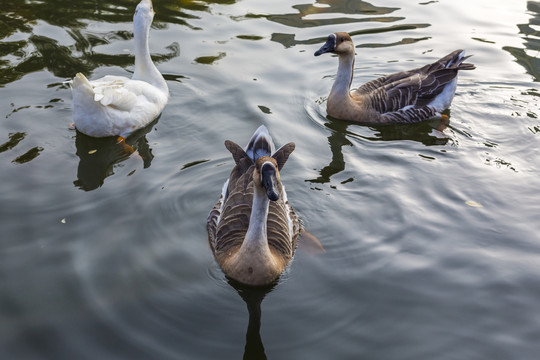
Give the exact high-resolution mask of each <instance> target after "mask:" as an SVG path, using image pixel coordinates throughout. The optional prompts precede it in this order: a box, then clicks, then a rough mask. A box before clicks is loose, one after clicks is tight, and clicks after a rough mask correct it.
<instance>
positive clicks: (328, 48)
mask: <svg viewBox="0 0 540 360" xmlns="http://www.w3.org/2000/svg"><path fill="white" fill-rule="evenodd" d="M334 50H336V35H334V34H331V35H329V36H328V39H327V40H326V43H325V44H324V45H323V46H322V47H321V48H320V49H319V50H317V51H316V52H315V54H314V55H315V56H319V55H322V54H324V53H328V52H334Z"/></svg>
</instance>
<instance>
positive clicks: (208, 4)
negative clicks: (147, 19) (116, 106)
mask: <svg viewBox="0 0 540 360" xmlns="http://www.w3.org/2000/svg"><path fill="white" fill-rule="evenodd" d="M134 3H135V1H127V0H125V1H115V2H110V1H100V2H99V3H96V2H88V1H76V2H73V1H69V2H68V1H55V2H51V1H41V2H25V3H23V4H18V3H16V2H11V3H6V4H3V9H4V10H5V11H4V12H3V13H2V14H1V15H0V21H1V22H2V23H3V24H4V25H5V26H0V91H1V92H2V99H3V100H2V102H0V110H1V111H2V114H3V116H1V117H0V118H1V119H3V121H1V122H0V129H1V130H2V131H0V181H1V182H2V188H1V189H0V201H1V202H2V206H1V207H0V225H1V226H2V234H3V235H2V245H0V289H2V290H0V294H1V296H0V314H1V316H2V318H3V321H2V325H0V333H1V334H2V336H1V337H0V357H1V358H25V359H26V358H28V359H32V358H36V359H37V358H40V359H43V358H51V359H52V358H54V359H72V358H88V359H96V358H100V359H101V358H130V359H138V358H141V359H146V358H149V357H152V358H160V359H169V358H170V359H176V358H197V359H206V358H208V359H215V358H241V357H243V356H245V358H264V357H263V356H266V357H267V358H273V359H283V358H291V359H292V358H294V359H296V358H301V359H349V358H350V359H353V358H354V359H358V358H385V359H387V358H396V359H397V358H400V359H401V358H413V357H414V358H438V359H458V358H459V359H464V358H467V359H469V358H475V359H476V358H477V359H493V358H534V356H533V355H532V354H534V355H536V354H537V353H538V350H539V348H538V344H537V338H538V335H540V334H539V333H538V329H539V328H540V326H539V325H540V315H538V314H540V311H538V310H539V309H538V303H537V301H536V299H537V298H538V296H539V295H540V294H538V291H537V286H536V285H535V284H536V279H537V278H538V266H537V263H538V254H539V252H540V248H539V247H538V241H537V240H538V231H539V230H540V229H539V225H538V221H537V214H538V213H540V206H539V205H538V201H537V200H536V199H537V198H536V193H537V189H538V171H539V169H540V164H539V161H538V156H537V153H538V145H537V144H538V133H540V123H539V121H538V114H539V109H538V107H539V106H538V105H539V102H538V94H539V88H538V85H537V81H538V62H537V56H536V51H537V50H538V48H537V38H538V34H537V32H536V30H535V27H536V26H537V25H538V23H539V16H540V11H539V9H538V5H537V3H536V2H533V1H528V2H519V1H516V2H502V1H500V2H495V3H493V2H488V1H478V2H474V3H471V2H466V1H455V2H437V1H426V2H422V3H410V2H404V1H398V0H396V1H390V2H384V3H380V2H379V3H378V2H373V1H371V2H365V1H353V0H348V1H345V0H344V1H319V2H315V3H307V2H295V3H289V2H286V1H273V2H266V3H260V2H258V1H255V0H243V1H226V0H225V1H187V0H185V1H172V0H154V6H155V10H156V17H155V22H154V24H153V26H152V30H151V33H150V39H151V43H150V47H151V52H152V57H153V59H154V61H155V62H156V64H157V66H158V68H159V69H160V70H161V71H162V73H163V74H164V76H165V78H166V80H167V82H168V85H169V88H170V90H171V100H170V102H169V104H168V105H167V107H166V108H165V110H164V112H163V114H162V116H161V117H160V118H159V119H158V120H156V121H155V122H154V123H153V124H151V125H150V126H148V127H147V128H145V129H142V130H141V131H139V132H137V133H136V134H134V135H133V136H132V137H130V138H129V139H128V144H129V145H131V146H133V147H134V149H135V150H136V152H135V154H133V155H128V154H126V153H125V152H124V148H123V147H121V146H119V145H118V144H116V141H115V139H92V138H88V137H87V136H84V135H82V134H79V133H77V132H76V131H74V130H69V125H70V123H71V122H72V120H71V94H70V91H69V89H68V87H67V86H66V85H65V83H64V81H65V80H68V79H69V78H71V77H72V76H73V75H74V74H75V73H76V72H79V71H82V72H84V73H86V74H88V75H89V76H91V77H92V78H97V77H100V76H103V75H105V74H117V75H125V76H130V74H131V72H132V71H133V61H134V59H133V56H132V53H131V51H130V49H131V46H132V34H131V18H132V12H133V8H134V6H135V5H134ZM479 13H480V14H482V16H478V15H477V14H479ZM333 31H348V32H350V33H351V35H352V36H353V40H354V42H355V44H356V48H357V58H356V66H355V79H354V80H353V86H356V85H360V84H361V83H363V82H365V81H368V80H371V79H373V78H375V77H377V76H380V75H382V74H388V73H391V72H395V71H400V70H405V69H410V68H412V67H416V66H418V65H423V64H424V63H426V62H429V61H433V60H435V59H437V58H439V57H440V56H442V55H444V54H446V53H448V52H449V51H451V50H454V49H455V48H464V49H466V51H467V53H468V54H473V55H474V56H473V57H472V58H471V62H473V63H475V65H476V66H477V69H476V70H474V71H472V72H468V73H466V74H462V76H460V79H459V82H458V89H457V93H456V97H455V99H454V102H453V104H452V106H451V108H450V109H449V110H448V112H447V114H448V115H449V117H450V124H449V126H448V128H446V129H445V130H444V133H445V135H446V137H445V138H440V137H437V136H434V135H433V132H432V130H433V129H434V128H437V127H438V126H439V125H440V124H438V123H437V122H426V123H422V124H416V125H409V126H389V127H364V126H358V125H355V124H351V123H349V122H346V121H341V120H335V119H331V118H328V117H327V116H326V111H325V104H326V103H325V101H326V96H327V95H328V92H329V89H330V87H331V84H332V81H333V78H334V76H335V72H336V68H337V60H336V58H335V57H332V56H328V57H325V58H314V57H313V52H314V50H316V48H318V47H319V46H320V44H321V43H322V42H323V41H324V39H325V38H326V37H327V36H328V34H329V33H331V32H333ZM261 123H262V124H265V125H266V126H267V127H268V128H269V130H270V133H271V134H272V136H273V137H274V139H275V141H276V143H285V142H288V141H294V142H295V143H296V145H297V148H296V150H295V152H294V154H293V155H292V156H291V158H290V160H289V161H288V163H287V165H286V166H285V168H284V169H283V172H282V174H281V176H282V180H283V182H284V184H285V186H286V187H287V191H288V193H289V197H290V201H291V204H292V205H293V207H294V208H295V209H296V210H297V212H298V213H299V214H300V217H301V218H302V220H303V222H304V224H305V226H306V228H307V229H308V230H309V231H310V232H311V233H313V234H314V235H316V236H317V237H318V238H319V240H320V241H321V242H322V244H323V246H324V247H325V250H326V253H324V254H319V255H311V254H309V253H307V252H305V251H303V250H302V249H299V250H298V252H297V254H296V256H295V259H294V261H293V263H292V264H291V266H290V267H289V268H288V269H287V271H286V273H285V274H284V275H283V276H282V278H281V279H280V281H279V282H278V283H277V284H276V285H275V286H274V287H272V288H269V289H258V290H257V289H251V290H248V289H245V288H239V287H238V286H235V285H234V284H231V283H229V282H228V281H227V279H226V278H225V277H224V275H223V273H222V272H221V270H220V269H219V267H218V266H217V265H216V264H215V262H214V260H213V258H212V255H211V252H210V249H209V247H208V245H207V240H206V232H205V221H206V216H207V214H208V211H209V209H210V208H211V206H212V205H213V204H214V203H215V201H216V200H217V197H218V195H219V192H220V190H221V186H222V184H223V182H224V181H225V179H226V177H227V176H228V174H229V172H230V170H231V168H232V159H231V158H230V156H229V154H228V152H227V151H226V149H225V148H224V146H223V141H224V140H225V139H231V140H233V141H235V142H238V143H243V142H245V141H247V139H249V136H250V135H251V134H252V133H253V130H254V129H255V128H256V127H258V126H259V125H260V124H261ZM94 150H95V151H94ZM81 190H85V191H81ZM470 204H475V206H474V207H473V206H471V205H470ZM239 295H240V298H242V299H243V300H240V299H239ZM263 299H264V301H263ZM246 310H248V311H246Z"/></svg>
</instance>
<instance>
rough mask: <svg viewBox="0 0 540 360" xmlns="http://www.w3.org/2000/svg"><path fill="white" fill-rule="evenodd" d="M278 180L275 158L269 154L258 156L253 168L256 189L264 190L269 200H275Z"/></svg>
mask: <svg viewBox="0 0 540 360" xmlns="http://www.w3.org/2000/svg"><path fill="white" fill-rule="evenodd" d="M280 181H281V180H280V178H279V171H278V164H277V161H276V159H274V158H273V157H270V156H261V157H260V158H258V159H257V161H256V162H255V169H254V170H253V183H254V184H255V187H256V189H258V190H259V191H264V192H265V193H266V196H267V197H268V198H269V199H270V200H272V201H276V200H277V199H279V196H280V186H279V184H280Z"/></svg>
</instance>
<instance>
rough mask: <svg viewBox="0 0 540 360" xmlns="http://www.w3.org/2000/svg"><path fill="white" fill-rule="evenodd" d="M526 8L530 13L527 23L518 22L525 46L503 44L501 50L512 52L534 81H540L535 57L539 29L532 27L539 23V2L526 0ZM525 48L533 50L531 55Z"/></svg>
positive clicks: (537, 60)
mask: <svg viewBox="0 0 540 360" xmlns="http://www.w3.org/2000/svg"><path fill="white" fill-rule="evenodd" d="M527 10H528V11H529V13H530V14H532V18H531V19H529V23H528V24H518V28H519V32H520V34H523V35H524V41H525V43H524V45H525V48H524V49H521V48H516V47H512V46H505V47H503V50H506V51H508V52H509V53H510V54H512V55H513V56H514V57H515V58H516V60H517V63H518V64H520V65H521V66H523V67H524V68H525V70H527V72H528V73H529V74H531V75H532V76H533V77H534V81H540V59H538V57H537V55H538V54H537V52H538V51H539V50H540V31H538V30H536V29H535V28H534V27H535V26H536V27H537V26H539V25H540V3H538V2H537V1H528V2H527ZM527 50H532V51H534V52H533V53H532V56H531V55H529V54H528V53H527Z"/></svg>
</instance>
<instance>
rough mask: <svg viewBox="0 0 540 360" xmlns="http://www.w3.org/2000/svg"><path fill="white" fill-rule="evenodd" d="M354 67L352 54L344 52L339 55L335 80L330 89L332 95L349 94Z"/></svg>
mask: <svg viewBox="0 0 540 360" xmlns="http://www.w3.org/2000/svg"><path fill="white" fill-rule="evenodd" d="M353 68H354V54H352V55H351V54H344V55H340V56H339V65H338V71H337V74H336V80H335V81H334V85H333V86H332V90H331V91H330V93H331V94H333V95H338V96H349V91H350V88H351V82H352V77H353Z"/></svg>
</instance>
